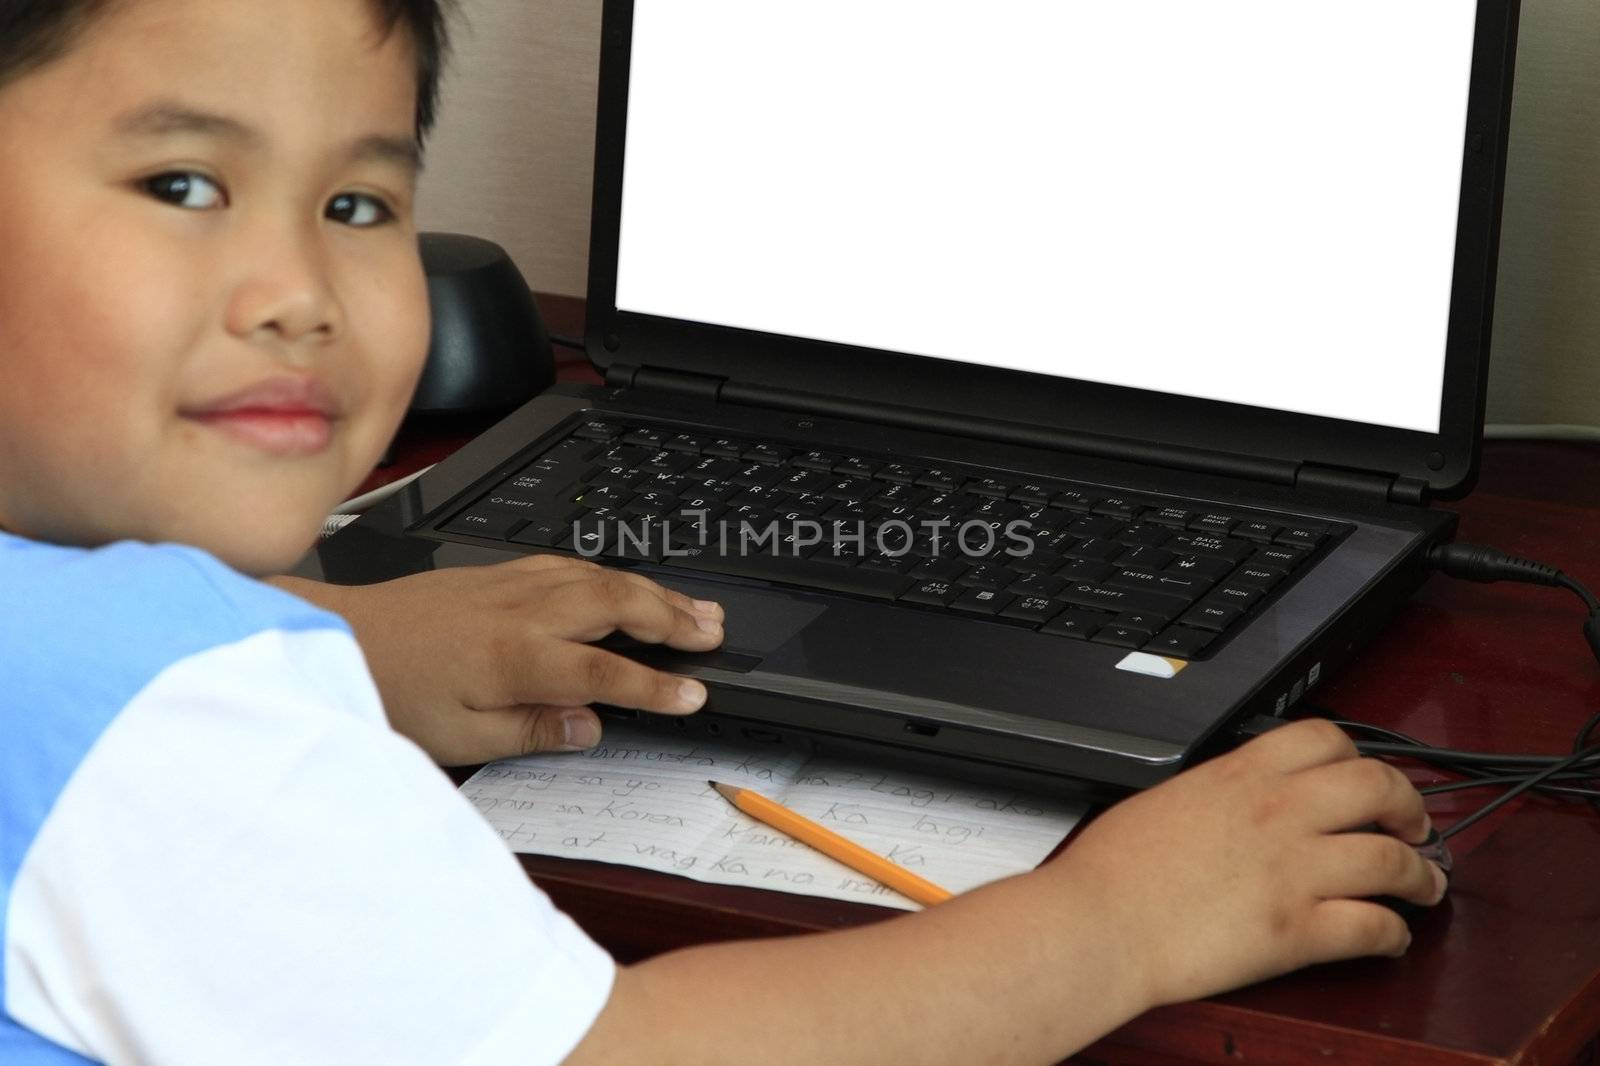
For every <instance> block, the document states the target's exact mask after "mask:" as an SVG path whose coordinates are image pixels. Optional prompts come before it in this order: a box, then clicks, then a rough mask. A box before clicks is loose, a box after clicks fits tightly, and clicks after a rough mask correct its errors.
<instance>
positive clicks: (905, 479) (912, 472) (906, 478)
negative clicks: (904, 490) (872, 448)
mask: <svg viewBox="0 0 1600 1066" xmlns="http://www.w3.org/2000/svg"><path fill="white" fill-rule="evenodd" d="M922 474H923V471H922V470H921V469H920V468H918V467H914V466H907V465H906V464H904V463H884V464H883V465H882V466H880V467H878V472H877V473H876V474H873V475H872V476H873V477H875V478H877V479H878V480H879V481H892V482H894V483H895V484H897V485H913V484H915V483H916V480H917V478H919V477H921V476H922Z"/></svg>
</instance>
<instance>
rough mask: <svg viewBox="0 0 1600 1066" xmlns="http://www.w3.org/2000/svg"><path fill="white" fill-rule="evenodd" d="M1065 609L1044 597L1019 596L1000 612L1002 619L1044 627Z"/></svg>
mask: <svg viewBox="0 0 1600 1066" xmlns="http://www.w3.org/2000/svg"><path fill="white" fill-rule="evenodd" d="M1064 609H1065V608H1063V607H1062V606H1061V604H1059V603H1052V602H1051V601H1050V600H1049V599H1047V598H1046V597H1043V596H1018V597H1016V598H1015V599H1013V600H1012V601H1011V602H1010V603H1009V604H1007V605H1006V606H1005V607H1004V608H1003V609H1002V610H1001V611H1000V617H1002V618H1015V619H1016V620H1017V621H1019V622H1032V623H1033V624H1034V625H1043V624H1044V623H1045V622H1048V621H1050V619H1052V618H1054V617H1055V616H1056V615H1058V614H1060V613H1061V612H1062V611H1063V610H1064Z"/></svg>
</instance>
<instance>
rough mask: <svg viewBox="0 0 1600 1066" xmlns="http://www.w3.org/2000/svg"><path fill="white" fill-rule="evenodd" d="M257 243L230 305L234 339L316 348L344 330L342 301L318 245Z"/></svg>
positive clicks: (294, 242)
mask: <svg viewBox="0 0 1600 1066" xmlns="http://www.w3.org/2000/svg"><path fill="white" fill-rule="evenodd" d="M273 243H274V247H273V248H272V249H271V250H270V251H269V250H267V249H265V248H262V247H261V245H259V244H258V245H257V246H256V248H257V251H256V254H254V255H252V256H251V257H250V258H249V260H247V265H246V268H245V270H244V272H243V274H242V276H241V278H240V281H239V283H238V284H237V285H236V286H235V288H234V291H233V293H232V294H231V296H230V299H229V303H228V322H227V325H228V329H229V331H230V332H232V333H233V334H234V335H235V336H238V337H240V338H242V339H246V340H250V341H254V342H267V343H276V344H280V345H284V346H286V347H293V348H298V347H301V346H304V345H311V346H313V347H314V346H317V345H319V344H321V343H326V342H327V341H329V340H332V339H333V338H334V337H336V336H338V334H339V332H340V330H341V329H342V327H343V322H342V318H341V310H340V305H339V300H338V298H337V295H336V293H335V291H334V287H333V285H332V282H331V279H330V278H329V275H328V269H327V265H326V263H324V262H323V261H322V259H321V257H320V256H319V254H318V252H317V250H316V248H315V246H314V244H312V245H311V246H309V247H308V246H307V244H306V242H304V241H280V242H273Z"/></svg>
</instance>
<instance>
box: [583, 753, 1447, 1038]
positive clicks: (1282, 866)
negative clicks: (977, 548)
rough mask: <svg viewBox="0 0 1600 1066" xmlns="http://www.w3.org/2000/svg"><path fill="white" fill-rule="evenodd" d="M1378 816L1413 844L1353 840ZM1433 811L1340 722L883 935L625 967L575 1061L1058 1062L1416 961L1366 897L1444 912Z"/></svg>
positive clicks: (1246, 757)
mask: <svg viewBox="0 0 1600 1066" xmlns="http://www.w3.org/2000/svg"><path fill="white" fill-rule="evenodd" d="M1370 822H1376V823H1378V824H1379V825H1381V826H1382V827H1384V828H1385V829H1386V830H1387V831H1388V832H1389V833H1391V834H1394V835H1384V834H1376V833H1361V832H1348V830H1351V829H1353V828H1355V827H1357V826H1361V825H1364V824H1367V823H1370ZM1427 827H1428V818H1427V815H1426V813H1425V812H1424V811H1423V808H1422V799H1421V797H1420V796H1419V795H1418V794H1417V792H1416V790H1415V789H1414V788H1412V787H1411V785H1410V784H1409V782H1407V781H1406V779H1405V778H1404V776H1403V775H1401V774H1400V773H1399V772H1398V771H1396V770H1394V769H1393V768H1392V767H1388V766H1385V765H1383V764H1381V763H1377V762H1374V761H1372V760H1368V759H1360V758H1357V757H1356V753H1355V750H1354V747H1353V746H1352V745H1351V743H1350V742H1349V740H1348V739H1346V738H1345V737H1344V736H1343V735H1342V734H1341V733H1339V731H1338V730H1337V729H1335V728H1334V727H1333V726H1331V725H1328V724H1327V723H1325V722H1306V723H1300V724H1298V725H1292V726H1287V727H1285V728H1283V729H1279V730H1275V731H1273V732H1272V733H1269V734H1267V735H1266V736H1264V737H1261V738H1259V739H1257V740H1255V741H1253V742H1252V743H1251V744H1249V745H1246V746H1245V747H1243V748H1241V749H1240V750H1238V751H1237V752H1234V753H1232V754H1229V755H1226V756H1222V757H1220V758H1218V759H1215V760H1213V761H1211V762H1209V763H1206V764H1204V765H1202V766H1200V767H1199V768H1197V769H1195V770H1191V771H1189V772H1188V773H1186V774H1183V775H1181V776H1179V777H1178V778H1176V779H1174V780H1173V781H1171V782H1169V783H1167V784H1166V785H1163V786H1161V787H1160V788H1156V789H1152V790H1150V791H1149V792H1145V793H1142V794H1140V795H1138V796H1135V797H1133V798H1132V799H1129V800H1126V801H1124V802H1123V803H1122V804H1120V805H1118V806H1117V807H1114V808H1112V809H1111V810H1109V811H1107V812H1106V813H1105V814H1104V815H1103V816H1102V817H1101V818H1099V819H1098V820H1096V821H1095V822H1094V823H1093V824H1091V825H1090V826H1089V827H1087V828H1086V829H1085V830H1084V832H1083V833H1082V835H1081V836H1080V837H1079V838H1078V839H1077V840H1075V841H1073V842H1072V844H1071V845H1070V846H1069V847H1068V848H1067V849H1066V851H1065V852H1064V853H1063V854H1062V856H1061V857H1060V858H1058V859H1056V860H1055V861H1053V862H1051V863H1049V864H1047V865H1045V866H1044V867H1041V868H1040V869H1039V870H1036V871H1034V872H1032V873H1029V874H1025V875H1023V876H1020V877H1015V878H1011V879H1009V880H1006V881H1003V882H1000V883H997V884H994V885H990V886H987V887H985V888H981V889H978V890H976V891H974V892H971V893H968V894H966V895H964V896H961V897H958V898H957V899H954V900H952V901H950V902H949V903H945V904H941V905H939V906H938V907H935V908H932V909H930V910H928V911H924V912H922V913H919V914H916V915H912V916H908V917H905V918H897V919H893V920H890V921H886V922H884V923H881V924H879V925H875V926H871V927H869V928H866V929H859V930H851V931H848V932H839V933H830V934H824V935H820V936H809V937H795V938H791V939H788V940H782V941H759V942H742V943H736V944H723V945H716V946H711V947H702V948H693V949H689V950H686V951H681V952H677V953H673V954H669V955H664V956H661V957H659V958H657V959H653V960H651V961H649V962H645V963H642V964H640V965H637V966H633V967H631V968H628V969H625V970H622V971H620V972H619V974H618V977H617V981H616V984H615V985H614V987H613V991H612V994H611V998H610V1001H609V1003H608V1004H607V1006H606V1008H605V1010H604V1011H603V1012H602V1013H601V1015H600V1017H599V1019H598V1020H597V1022H596V1023H595V1025H594V1026H593V1028H592V1029H591V1030H590V1031H589V1033H588V1035H587V1036H586V1037H585V1039H584V1040H583V1042H582V1043H581V1044H579V1046H578V1048H577V1049H576V1051H575V1052H574V1053H573V1055H572V1056H571V1057H570V1058H569V1059H568V1060H567V1061H568V1062H569V1063H572V1064H575V1066H586V1064H589V1063H613V1062H633V1061H650V1062H660V1063H675V1062H684V1063H697V1064H700V1063H704V1064H713V1063H722V1062H729V1063H748V1062H837V1063H849V1062H864V1063H865V1062H874V1063H875V1062H916V1063H919V1064H928V1066H932V1064H938V1063H951V1064H968V1063H974V1062H1004V1063H1050V1062H1055V1061H1057V1060H1059V1059H1061V1058H1063V1057H1065V1056H1067V1055H1069V1054H1071V1053H1073V1052H1074V1051H1076V1050H1077V1049H1079V1048H1082V1047H1083V1046H1085V1045H1087V1044H1089V1043H1091V1042H1093V1041H1094V1040H1095V1039H1097V1038H1099V1037H1100V1036H1103V1035H1104V1034H1106V1033H1108V1032H1110V1031H1111V1030H1113V1029H1115V1028H1116V1027H1118V1026H1119V1025H1121V1024H1122V1023H1124V1022H1126V1021H1128V1020H1130V1019H1131V1018H1133V1017H1135V1016H1137V1015H1138V1014H1140V1013H1141V1012H1142V1011H1144V1010H1146V1009H1147V1008H1149V1007H1152V1006H1156V1005H1160V1004H1164V1003H1171V1002H1177V1001H1180V1000H1187V999H1194V998H1198V997H1202V996H1206V995H1210V994H1213V993H1216V992H1220V991H1224V990H1226V989H1229V988H1233V987H1237V986H1239V985H1242V984H1247V983H1250V982H1253V981H1258V980H1262V979H1265V978H1267V977H1271V976H1274V975H1276V974H1280V973H1284V972H1287V971H1289V970H1292V969H1296V968H1299V967H1301V966H1305V965H1308V964H1310V963H1314V962H1321V961H1330V960H1334V959H1341V958H1348V957H1353V956H1357V955H1368V954H1380V955H1398V954H1400V953H1401V952H1403V951H1404V950H1405V948H1406V947H1407V945H1408V944H1409V943H1410V939H1411V938H1410V933H1409V932H1408V930H1407V928H1406V926H1405V923H1404V922H1403V921H1402V920H1401V919H1400V918H1399V917H1398V916H1397V915H1395V914H1394V912H1392V911H1390V910H1388V909H1387V908H1385V907H1382V906H1380V905H1378V904H1375V903H1370V902H1365V901H1363V900H1361V899H1360V898H1359V897H1363V896H1372V895H1380V894H1389V895H1394V896H1398V897H1401V898H1404V899H1409V900H1413V901H1415V902H1419V903H1434V902H1437V901H1438V899H1439V898H1440V897H1441V895H1442V894H1443V887H1444V880H1443V874H1442V873H1441V872H1439V871H1438V870H1437V869H1436V868H1435V867H1434V866H1433V865H1432V864H1431V863H1429V862H1428V861H1427V860H1425V859H1423V858H1421V857H1420V856H1419V855H1418V854H1417V853H1416V851H1415V850H1414V849H1413V848H1412V847H1411V846H1409V845H1407V844H1406V843H1404V842H1403V840H1415V841H1420V840H1421V839H1422V838H1423V837H1424V836H1426V834H1427Z"/></svg>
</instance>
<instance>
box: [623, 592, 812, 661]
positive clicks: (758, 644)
mask: <svg viewBox="0 0 1600 1066" xmlns="http://www.w3.org/2000/svg"><path fill="white" fill-rule="evenodd" d="M649 576H650V579H651V580H652V581H655V582H656V583H658V584H660V585H662V586H664V587H666V588H670V589H672V590H674V591H676V592H681V593H683V594H684V595H685V596H692V597H694V598H695V599H697V600H715V601H716V602H717V603H720V604H722V609H723V611H724V612H725V613H726V616H727V617H726V620H725V621H724V623H723V634H724V638H723V643H722V647H721V648H719V649H717V650H716V651H711V652H683V651H675V650H673V649H671V648H664V647H661V646H660V645H657V644H641V643H640V642H638V641H636V640H633V639H631V638H628V637H625V636H623V635H622V634H616V635H615V636H612V637H608V638H607V639H606V640H604V641H602V642H601V645H600V646H601V647H603V648H610V649H611V650H613V651H617V652H621V653H623V654H625V655H627V656H628V657H629V658H631V659H638V660H640V661H641V662H648V663H649V664H650V665H651V666H659V667H662V668H668V667H679V666H681V667H687V666H709V667H714V668H716V669H720V670H732V671H734V672H736V673H747V672H748V671H750V670H753V669H754V668H755V667H756V665H757V664H759V663H760V661H761V660H762V659H764V658H765V657H766V656H767V655H769V654H770V653H772V652H774V651H777V650H778V649H779V648H781V647H782V646H783V645H784V644H786V643H788V642H789V640H790V638H792V637H794V635H795V634H797V633H799V632H800V631H801V630H802V629H804V628H805V627H806V626H808V625H810V624H811V623H812V622H814V621H816V620H817V618H819V617H821V615H822V614H823V612H824V611H826V610H827V609H828V608H827V607H826V606H823V605H820V604H814V603H802V602H800V601H798V600H792V599H790V598H788V597H787V596H784V595H782V594H777V593H770V592H763V591H761V590H759V589H750V588H745V587H743V586H740V585H734V584H723V583H721V582H712V581H695V580H693V579H688V580H685V579H684V578H680V577H677V576H676V575H666V576H663V575H661V574H660V573H658V572H651V573H650V575H649Z"/></svg>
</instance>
